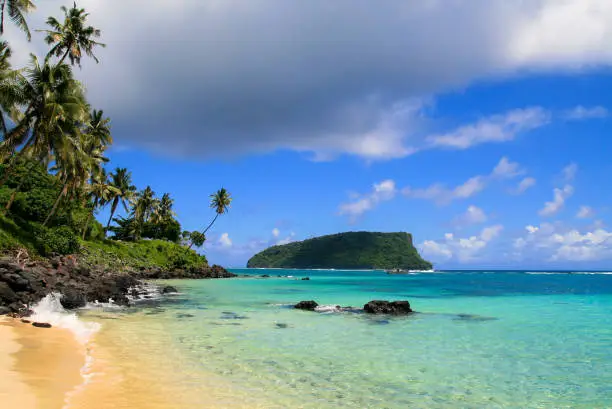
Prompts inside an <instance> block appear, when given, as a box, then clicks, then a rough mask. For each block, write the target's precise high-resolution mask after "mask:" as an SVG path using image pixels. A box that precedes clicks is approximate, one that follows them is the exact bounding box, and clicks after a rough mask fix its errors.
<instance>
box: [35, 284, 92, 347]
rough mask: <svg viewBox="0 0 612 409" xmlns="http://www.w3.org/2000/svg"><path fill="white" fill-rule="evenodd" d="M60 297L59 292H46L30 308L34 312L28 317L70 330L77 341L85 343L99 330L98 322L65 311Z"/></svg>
mask: <svg viewBox="0 0 612 409" xmlns="http://www.w3.org/2000/svg"><path fill="white" fill-rule="evenodd" d="M60 298H61V294H58V293H51V294H47V296H45V298H43V299H42V300H40V301H39V302H38V304H36V305H35V306H34V307H33V308H32V311H34V313H33V314H32V316H31V317H30V318H29V319H30V320H31V321H34V322H48V323H49V324H51V325H53V326H54V327H59V328H64V329H67V330H70V331H71V332H72V333H73V334H74V337H75V338H76V340H77V341H78V342H79V343H81V344H86V343H87V342H88V341H89V340H90V339H91V337H92V336H93V335H94V334H95V333H96V332H98V331H99V330H100V324H98V323H95V322H84V321H81V320H79V318H78V317H77V315H76V314H75V313H73V312H70V311H66V310H65V309H64V307H62V304H61V303H60Z"/></svg>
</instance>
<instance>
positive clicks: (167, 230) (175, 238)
mask: <svg viewBox="0 0 612 409" xmlns="http://www.w3.org/2000/svg"><path fill="white" fill-rule="evenodd" d="M142 237H145V238H149V239H157V240H168V241H171V242H173V243H178V242H179V240H180V238H181V225H180V223H179V222H178V221H176V220H175V219H164V220H161V221H160V222H157V223H153V222H148V223H144V225H143V229H142Z"/></svg>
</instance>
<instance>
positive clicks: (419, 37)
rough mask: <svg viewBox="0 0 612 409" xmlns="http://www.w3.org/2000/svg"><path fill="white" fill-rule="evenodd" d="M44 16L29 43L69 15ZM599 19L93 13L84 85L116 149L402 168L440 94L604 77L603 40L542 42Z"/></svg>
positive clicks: (169, 10)
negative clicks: (500, 80)
mask: <svg viewBox="0 0 612 409" xmlns="http://www.w3.org/2000/svg"><path fill="white" fill-rule="evenodd" d="M39 3H40V6H39V11H38V12H37V13H35V14H34V15H33V16H32V24H31V26H33V27H37V28H38V27H42V25H43V23H42V22H43V21H44V19H45V18H46V16H47V15H49V14H53V15H57V16H59V5H61V4H62V3H64V2H62V1H48V2H44V4H43V3H42V2H39ZM562 3H563V4H565V6H564V5H563V4H562ZM585 3H589V4H588V6H590V8H588V7H585ZM609 4H610V3H608V2H605V1H598V0H589V1H579V0H575V1H567V2H556V1H552V0H551V1H544V0H541V1H531V2H523V1H518V0H517V1H506V0H503V1H502V0H486V1H485V0H472V1H463V0H448V1H443V0H423V1H411V2H406V1H384V2H373V1H362V0H350V1H349V0H338V1H333V2H330V1H323V0H311V1H301V2H295V1H286V0H267V1H257V0H252V1H248V2H246V1H231V0H224V1H211V0H198V1H196V0H174V1H172V2H168V1H161V0H157V1H146V2H145V1H141V0H125V1H121V2H119V1H104V2H100V1H94V0H87V1H81V2H79V5H80V6H83V7H86V8H87V9H88V11H90V12H91V22H92V24H95V25H96V26H98V27H100V28H101V29H102V30H103V37H104V38H103V41H104V42H106V43H108V48H107V49H104V50H100V51H99V55H100V57H101V59H102V64H100V65H99V66H94V64H93V63H89V62H88V63H86V64H85V66H84V68H83V72H82V75H81V77H82V78H83V79H84V80H85V82H86V84H87V87H88V89H89V93H90V99H91V100H92V101H93V103H94V104H95V105H97V106H99V107H100V108H102V109H104V110H105V112H108V113H109V114H110V115H111V116H112V118H113V126H114V132H115V135H116V139H117V142H118V143H119V144H128V145H130V144H131V145H134V144H135V145H144V146H148V147H150V148H152V149H155V150H159V151H161V152H166V153H170V154H179V155H190V156H203V157H206V156H208V155H223V154H237V153H238V154H240V153H246V152H266V151H271V150H275V149H292V150H297V151H304V152H311V153H314V154H316V155H318V156H319V157H321V158H326V157H329V156H333V155H336V154H341V153H348V154H355V155H359V156H362V157H366V158H370V159H384V158H392V157H401V156H405V155H407V154H409V153H411V152H412V149H411V147H412V146H413V144H414V143H418V140H417V136H418V135H419V133H420V131H422V126H423V124H422V118H421V117H422V109H421V108H422V106H423V104H425V103H427V101H428V100H429V99H430V98H431V96H432V95H435V93H437V92H441V91H445V90H449V89H452V88H453V87H462V86H465V85H467V84H469V83H470V82H471V81H473V80H475V79H479V78H487V77H500V76H505V75H509V74H512V73H514V72H515V71H516V70H517V69H518V68H542V67H543V68H551V67H566V66H570V67H580V66H581V65H583V64H587V63H593V62H599V63H601V62H607V61H608V60H607V59H608V57H609V53H608V54H605V53H604V51H601V50H605V48H604V44H605V41H608V40H610V39H611V38H610V33H609V29H606V30H605V32H604V33H603V35H601V36H600V37H599V38H593V36H589V34H590V33H589V26H586V28H584V27H585V26H584V25H582V27H583V28H582V29H581V30H580V33H578V30H576V33H575V35H576V37H571V40H572V41H571V42H569V45H568V41H567V38H566V37H568V36H572V35H574V33H573V32H572V27H571V26H569V28H566V29H565V30H564V31H563V32H562V33H560V34H559V35H557V36H556V37H558V38H553V39H552V40H551V39H550V37H551V36H550V35H549V34H550V33H555V30H558V29H559V27H561V24H562V23H564V22H565V19H566V17H568V18H569V17H570V16H571V17H572V19H574V20H576V19H577V20H579V21H581V20H580V18H581V16H582V17H584V19H587V20H588V19H593V22H594V23H596V22H598V21H599V22H601V21H603V22H609V21H610V15H611V11H612V8H611V7H610V6H609ZM565 27H567V26H565ZM595 28H596V27H595ZM585 31H586V32H585ZM16 36H18V34H17V35H16ZM16 36H14V35H13V36H11V38H12V37H16ZM38 40H40V38H36V39H35V43H34V44H36V47H41V46H40V41H38ZM562 41H564V42H565V47H564V48H562V49H561V48H560V49H558V50H557V49H556V48H555V46H557V45H558V44H557V42H562ZM609 43H612V42H611V41H608V44H609ZM589 47H590V48H589ZM585 50H587V51H589V53H588V54H585V52H584V51H585ZM18 51H19V52H20V53H21V54H22V55H23V54H25V53H24V51H25V49H23V50H18ZM40 51H42V49H41V50H40Z"/></svg>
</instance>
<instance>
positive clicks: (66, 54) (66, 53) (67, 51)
mask: <svg viewBox="0 0 612 409" xmlns="http://www.w3.org/2000/svg"><path fill="white" fill-rule="evenodd" d="M69 53H70V47H68V48H67V49H66V52H65V53H64V55H63V56H62V58H61V60H59V62H58V63H57V65H61V64H62V63H63V62H64V60H65V59H66V57H68V54H69Z"/></svg>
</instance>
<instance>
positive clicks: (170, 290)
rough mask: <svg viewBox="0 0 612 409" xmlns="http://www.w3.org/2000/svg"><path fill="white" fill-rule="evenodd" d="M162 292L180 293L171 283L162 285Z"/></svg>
mask: <svg viewBox="0 0 612 409" xmlns="http://www.w3.org/2000/svg"><path fill="white" fill-rule="evenodd" d="M161 293H162V294H169V293H178V290H177V289H176V288H175V287H172V286H171V285H167V286H164V287H162V289H161Z"/></svg>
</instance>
